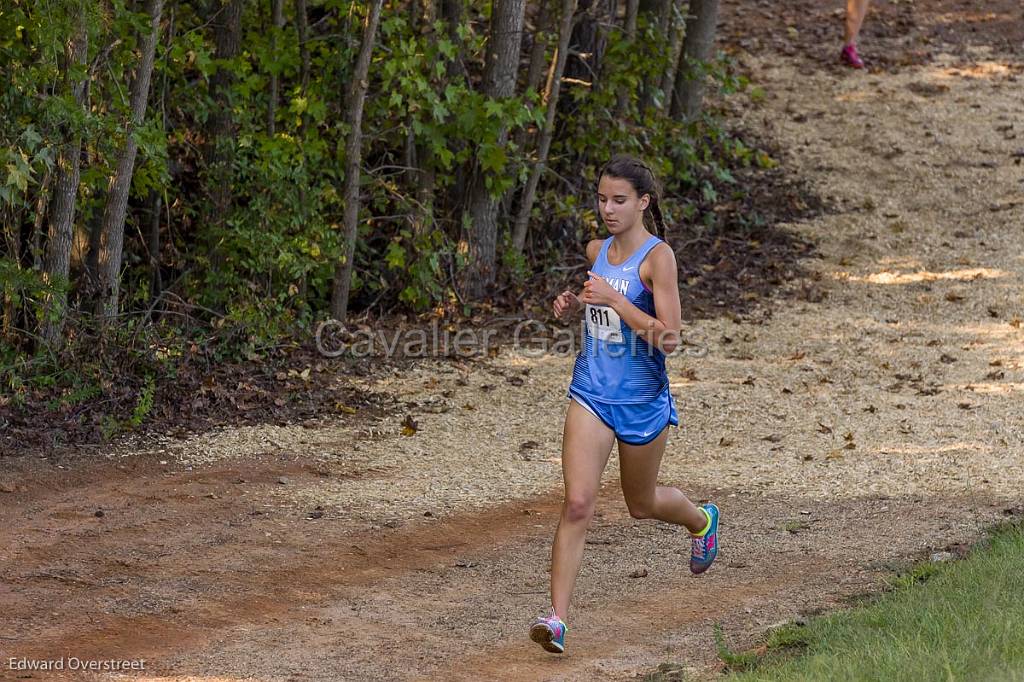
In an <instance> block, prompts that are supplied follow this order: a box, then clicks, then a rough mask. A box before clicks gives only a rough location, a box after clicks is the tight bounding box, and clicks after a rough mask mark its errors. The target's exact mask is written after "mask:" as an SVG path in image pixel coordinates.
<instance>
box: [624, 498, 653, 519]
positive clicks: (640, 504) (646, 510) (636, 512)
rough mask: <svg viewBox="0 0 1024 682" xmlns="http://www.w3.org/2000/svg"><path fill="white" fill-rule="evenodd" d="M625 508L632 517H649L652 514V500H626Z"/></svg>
mask: <svg viewBox="0 0 1024 682" xmlns="http://www.w3.org/2000/svg"><path fill="white" fill-rule="evenodd" d="M626 508H627V509H629V515H630V516H632V517H633V518H634V519H649V518H652V517H653V516H654V500H630V499H627V500H626Z"/></svg>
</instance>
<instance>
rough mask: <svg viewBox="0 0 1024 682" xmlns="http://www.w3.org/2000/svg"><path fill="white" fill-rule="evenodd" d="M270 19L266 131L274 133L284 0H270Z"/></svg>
mask: <svg viewBox="0 0 1024 682" xmlns="http://www.w3.org/2000/svg"><path fill="white" fill-rule="evenodd" d="M270 20H271V23H273V25H274V28H273V29H271V32H270V59H271V60H272V61H271V66H270V92H269V93H268V95H267V97H268V100H269V101H268V102H267V132H268V133H270V134H271V135H273V134H274V129H275V125H276V118H277V99H278V95H277V91H278V68H277V66H276V64H277V38H278V34H279V33H280V32H281V29H282V28H284V0H270Z"/></svg>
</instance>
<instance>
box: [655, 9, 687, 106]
mask: <svg viewBox="0 0 1024 682" xmlns="http://www.w3.org/2000/svg"><path fill="white" fill-rule="evenodd" d="M687 5H688V2H687V0H672V1H671V2H669V3H668V7H669V11H670V12H671V15H670V19H669V23H668V27H669V31H670V33H669V48H668V49H669V54H668V66H667V67H666V68H665V73H664V74H662V77H661V91H662V99H661V107H660V108H661V109H662V110H670V109H671V108H672V99H673V93H674V92H675V87H676V73H677V72H678V71H679V54H680V53H681V52H682V49H683V26H684V22H680V21H678V20H677V16H678V15H679V14H681V13H682V12H683V11H684V7H686V6H687Z"/></svg>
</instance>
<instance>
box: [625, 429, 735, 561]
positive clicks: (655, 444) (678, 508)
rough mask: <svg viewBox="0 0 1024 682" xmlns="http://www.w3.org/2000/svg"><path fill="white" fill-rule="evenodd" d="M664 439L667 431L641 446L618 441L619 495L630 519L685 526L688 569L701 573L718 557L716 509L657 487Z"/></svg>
mask: <svg viewBox="0 0 1024 682" xmlns="http://www.w3.org/2000/svg"><path fill="white" fill-rule="evenodd" d="M667 440H668V429H665V430H664V431H662V432H661V434H659V435H658V437H657V438H655V439H654V440H652V441H651V442H649V443H646V444H644V445H630V444H629V443H624V442H622V441H621V440H620V441H619V471H620V477H621V482H622V494H623V496H624V497H625V498H626V506H627V507H628V508H629V513H630V515H631V516H633V517H634V518H637V519H658V520H659V521H666V522H668V523H675V524H678V525H681V526H684V527H686V529H687V530H689V531H690V535H691V536H692V538H693V541H692V543H691V548H690V550H691V554H690V570H691V571H692V572H694V573H703V572H704V571H706V570H707V569H708V568H709V567H710V566H711V563H712V562H713V561H714V560H715V557H716V556H717V554H718V507H716V506H715V505H713V504H708V505H701V506H700V507H698V506H697V505H695V504H694V503H693V502H691V501H690V499H689V498H688V497H687V496H686V495H684V494H683V493H682V491H680V490H679V489H678V488H674V487H671V486H663V485H658V469H659V468H660V467H661V458H662V456H663V455H664V454H665V443H666V441H667Z"/></svg>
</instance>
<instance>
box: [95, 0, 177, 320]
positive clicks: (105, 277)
mask: <svg viewBox="0 0 1024 682" xmlns="http://www.w3.org/2000/svg"><path fill="white" fill-rule="evenodd" d="M163 4H164V3H163V0H147V2H146V9H145V12H146V14H148V15H149V34H147V35H145V36H142V37H141V38H142V39H141V40H140V46H141V48H142V55H141V57H140V59H139V67H138V70H137V71H136V73H135V78H134V79H133V80H132V88H131V107H132V112H131V119H130V120H129V122H128V125H127V126H126V130H125V142H124V148H123V149H122V150H121V154H120V156H118V159H117V169H116V170H115V171H114V177H112V178H111V179H110V185H109V189H108V192H107V206H106V209H105V210H104V212H103V234H102V237H101V241H100V253H99V261H98V263H99V284H100V288H99V298H98V300H97V302H96V312H97V313H98V314H100V315H102V316H103V317H105V318H110V317H113V316H114V315H116V314H117V310H118V293H119V290H120V280H121V254H122V251H123V247H124V221H125V214H126V213H127V210H128V193H129V190H130V189H131V185H132V173H133V172H134V169H135V156H136V154H137V152H138V143H137V142H136V141H135V135H134V134H135V131H136V130H137V129H138V128H139V127H141V126H142V124H143V122H144V121H145V120H146V105H147V103H148V102H149V81H150V77H151V76H152V75H153V58H154V56H155V55H156V44H157V40H158V39H159V37H160V13H161V11H162V10H163Z"/></svg>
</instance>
